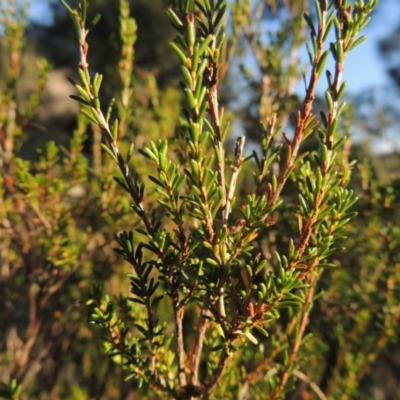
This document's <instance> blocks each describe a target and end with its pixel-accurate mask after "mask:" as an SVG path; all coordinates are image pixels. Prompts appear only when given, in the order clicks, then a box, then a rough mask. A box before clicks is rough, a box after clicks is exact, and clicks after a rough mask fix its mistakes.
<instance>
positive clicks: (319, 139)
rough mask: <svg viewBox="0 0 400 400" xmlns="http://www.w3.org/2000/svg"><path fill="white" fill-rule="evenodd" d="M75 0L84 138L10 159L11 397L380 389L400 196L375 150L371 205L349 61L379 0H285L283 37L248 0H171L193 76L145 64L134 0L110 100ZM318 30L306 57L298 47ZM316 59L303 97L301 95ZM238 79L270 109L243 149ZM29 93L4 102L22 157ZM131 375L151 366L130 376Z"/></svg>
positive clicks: (392, 324) (6, 244)
mask: <svg viewBox="0 0 400 400" xmlns="http://www.w3.org/2000/svg"><path fill="white" fill-rule="evenodd" d="M61 3H62V4H63V5H64V7H65V8H66V10H67V11H68V13H69V14H70V16H71V17H72V22H73V24H74V27H75V30H76V33H77V46H78V47H79V54H80V59H79V64H78V68H77V72H78V77H77V78H76V79H71V82H72V84H73V86H74V87H75V94H74V95H72V96H71V97H72V98H73V99H74V100H76V101H78V102H79V104H80V113H81V115H80V117H79V118H78V124H77V127H76V129H75V131H74V133H73V136H72V139H71V142H70V146H69V149H68V150H66V149H63V152H61V151H60V149H59V148H58V147H57V145H55V144H54V143H52V142H50V143H48V144H47V145H46V147H45V148H44V150H42V151H41V153H40V157H39V161H38V162H30V161H26V160H22V159H20V158H18V157H17V156H15V155H13V156H10V155H9V156H8V158H7V157H5V158H4V160H5V162H4V163H3V168H4V178H3V187H4V190H3V193H2V194H3V203H4V205H5V207H4V213H3V214H2V215H1V219H2V221H3V223H2V229H3V230H5V231H6V232H7V234H6V235H4V236H3V241H2V243H1V246H2V252H3V254H4V255H5V257H3V259H4V260H5V262H3V264H2V271H3V272H2V289H3V290H2V293H3V295H4V294H5V296H4V298H5V299H6V300H7V301H6V302H5V304H6V306H5V307H4V309H3V311H2V314H1V319H2V323H3V326H6V329H5V332H6V337H5V340H4V341H3V342H2V358H3V364H4V367H3V372H2V375H3V376H4V378H5V379H4V381H5V383H4V385H3V395H4V396H5V397H8V398H13V397H14V398H17V397H18V396H19V393H20V396H21V398H28V397H29V398H33V397H34V396H36V397H37V398H39V397H40V396H41V395H42V393H47V395H49V396H50V397H51V396H52V397H54V398H57V397H63V398H64V397H66V398H67V397H71V398H80V397H82V398H83V397H85V396H87V395H88V396H89V397H95V398H101V397H102V396H103V397H104V398H121V396H122V397H123V398H126V397H127V396H128V393H134V394H136V395H139V396H140V397H141V398H158V397H161V398H176V399H189V398H204V399H206V398H227V397H237V398H242V399H245V398H251V399H253V398H254V399H257V398H260V399H261V398H269V399H280V398H294V397H295V396H296V395H297V394H299V393H303V396H305V394H304V393H305V392H307V391H308V390H311V393H313V395H312V396H316V397H317V398H335V399H336V398H351V397H353V398H354V397H355V396H357V395H358V394H359V393H363V391H365V390H366V391H367V390H368V388H367V389H364V388H363V384H362V378H363V377H365V376H366V374H367V373H368V371H369V370H368V368H370V367H372V366H373V364H374V362H375V360H376V358H377V357H378V355H379V354H380V353H381V352H382V350H383V349H384V348H385V347H386V346H387V345H388V343H390V341H393V340H395V338H396V332H398V328H397V323H396V321H397V320H398V318H399V313H400V311H399V307H398V293H397V292H396V289H395V288H396V283H398V279H399V278H398V275H399V274H398V268H399V260H398V248H399V232H398V228H397V227H396V226H395V224H393V223H390V222H389V221H387V223H386V224H385V228H383V226H382V224H383V220H382V214H383V213H385V212H386V211H385V210H387V209H391V207H392V205H393V203H395V202H398V197H396V196H398V195H396V193H397V192H396V189H395V187H394V188H393V189H392V191H390V190H389V189H386V188H381V187H379V184H377V183H373V182H371V179H370V173H369V172H368V168H367V166H364V169H362V170H361V171H362V173H363V174H362V176H361V177H362V184H363V186H362V189H361V191H360V192H362V191H363V193H364V198H363V200H362V202H359V204H358V205H357V206H355V204H356V201H357V198H356V196H355V194H354V191H353V190H351V189H350V188H349V185H350V184H351V181H350V179H351V172H352V170H353V168H354V165H355V163H354V162H353V161H351V160H349V139H348V136H347V133H348V130H349V115H348V114H346V113H345V111H344V110H345V107H346V104H345V102H344V101H343V95H344V91H345V87H346V84H345V82H343V81H342V75H343V67H344V61H345V58H346V56H347V55H348V53H349V52H350V51H351V50H353V49H354V48H355V47H356V46H357V45H358V44H360V43H361V42H362V41H363V40H364V38H365V37H364V36H359V32H360V31H361V30H362V29H363V27H364V26H365V25H366V24H367V23H368V21H369V14H370V13H371V12H372V10H373V8H374V6H375V4H376V1H373V0H372V1H370V2H369V3H367V4H364V3H363V2H356V3H355V4H354V5H353V6H352V5H349V4H348V3H347V1H335V2H328V1H326V0H316V1H315V14H312V15H311V14H307V13H306V11H307V10H306V2H301V1H300V2H297V3H296V4H293V5H287V6H286V9H285V10H286V14H285V15H286V16H287V19H286V22H285V24H283V25H282V27H281V29H280V28H279V29H277V30H276V31H273V32H272V33H271V36H270V39H269V40H268V41H266V40H265V37H264V36H263V34H262V32H260V30H259V26H258V25H257V23H258V22H257V21H255V20H253V19H252V16H253V14H252V4H251V2H245V1H244V2H243V1H237V2H235V3H234V4H228V3H227V2H225V1H221V0H219V1H217V0H206V1H191V0H184V1H182V0H170V1H168V6H167V8H166V15H167V17H168V18H169V20H170V22H171V24H172V26H173V27H174V29H175V31H176V37H175V38H174V40H173V41H172V42H171V44H170V46H171V49H172V53H173V54H174V56H175V59H176V60H177V62H178V64H179V68H180V79H181V80H180V82H179V85H180V89H181V91H180V92H179V91H178V90H177V89H176V88H175V87H174V86H173V85H171V86H167V87H166V88H164V89H159V88H158V86H157V81H156V77H155V75H154V74H152V73H146V74H145V75H144V79H143V74H142V78H141V79H139V77H138V75H137V73H135V70H134V68H133V65H134V64H133V63H134V51H133V49H134V45H135V41H136V28H137V27H136V23H135V21H134V20H133V19H132V18H131V17H130V12H129V4H128V2H127V1H125V0H121V1H120V39H121V42H120V49H121V61H120V63H119V64H118V66H117V73H118V74H119V87H118V89H117V90H116V91H115V99H112V100H111V101H109V102H107V99H105V98H104V96H103V95H102V92H101V89H102V80H103V76H102V75H101V74H99V73H96V72H94V71H91V70H90V65H89V59H90V49H89V45H88V41H87V38H88V34H89V33H90V31H92V30H95V29H96V28H95V26H96V23H97V22H98V16H94V17H93V19H91V20H90V22H89V23H87V19H88V18H87V16H88V15H89V13H90V9H88V2H86V1H82V2H80V3H79V6H78V7H77V8H76V9H75V8H73V7H72V6H70V5H68V4H67V3H66V2H65V1H63V0H61ZM274 4H275V3H274ZM275 5H276V6H277V8H278V9H277V10H276V12H279V13H283V10H282V9H279V7H278V6H279V4H278V2H277V3H276V4H275ZM256 8H257V10H256V11H257V15H258V14H260V13H259V12H258V11H260V10H261V11H262V9H263V8H262V4H261V2H260V5H258V4H256ZM261 14H262V12H261ZM260 23H261V21H260ZM19 27H20V28H19V29H20V30H19V31H18V32H22V29H23V25H19ZM304 28H306V30H308V31H309V34H310V40H309V41H308V45H307V50H308V56H309V61H310V68H309V71H308V72H307V73H306V72H304V71H303V72H302V71H301V70H300V68H298V62H299V58H298V57H297V50H298V49H299V47H300V45H301V44H302V43H303V41H304ZM331 31H333V34H334V36H333V37H332V36H331V33H330V32H331ZM288 32H289V33H290V34H288ZM10 35H11V36H10V37H20V36H21V35H20V36H18V35H17V34H16V33H12V32H11V34H10ZM329 40H332V41H331V42H330V43H328V42H329ZM10 43H11V42H10ZM244 43H246V44H245V45H244ZM245 48H250V49H251V51H252V53H253V56H254V59H255V62H256V65H257V67H258V68H259V71H260V75H261V78H254V77H252V76H251V74H250V73H249V70H248V69H246V68H245V67H244V66H243V67H242V68H241V72H240V75H234V72H232V71H233V70H234V68H233V67H234V64H235V62H236V61H241V62H243V63H244V64H246V62H247V58H246V57H245V56H244V57H243V58H240V55H241V54H242V53H241V51H240V50H241V49H245ZM10 49H11V47H10ZM17 50H18V51H20V50H21V47H18V49H17ZM235 54H237V56H236V58H234V57H233V56H234V55H235ZM329 58H331V60H332V63H333V67H332V68H331V71H330V70H325V66H326V62H327V60H328V59H329ZM13 73H14V72H13V71H12V70H11V69H10V71H9V74H10V75H9V76H11V77H12V76H14V75H12V74H13ZM115 73H116V72H114V74H115ZM324 75H325V76H326V78H327V88H326V90H325V103H326V104H325V105H324V106H322V107H320V108H321V109H320V110H318V111H317V110H316V109H315V108H317V105H316V104H315V99H316V97H317V92H316V89H317V84H318V82H319V80H320V78H324ZM15 76H17V75H15ZM40 76H42V74H40ZM232 77H233V78H235V80H233V78H232ZM299 78H300V79H301V78H303V81H304V85H305V93H304V95H303V97H301V96H300V95H295V93H294V87H295V82H297V81H298V80H299ZM257 79H258V80H259V81H260V82H261V85H260V84H259V87H257V86H256V85H254V83H255V82H256V81H257ZM240 82H250V83H252V86H253V87H256V90H254V91H249V92H248V97H247V96H244V97H247V98H248V99H250V101H251V106H252V108H253V109H254V108H256V109H257V112H256V118H257V119H258V120H259V121H260V123H259V125H258V126H256V127H255V125H254V122H253V123H252V124H251V126H253V129H254V130H253V131H252V132H251V133H249V135H248V137H247V142H248V143H247V145H246V146H245V140H246V137H245V136H243V135H242V136H239V137H237V138H236V140H235V139H233V140H232V134H235V132H236V131H237V130H239V128H237V127H236V128H235V124H233V128H232V127H231V126H232V125H231V122H236V124H237V122H238V121H237V120H235V119H234V115H233V113H232V112H231V113H229V112H224V107H222V106H221V105H220V104H219V103H220V101H223V100H224V98H223V93H228V94H229V93H230V95H231V96H232V95H233V94H234V93H235V91H237V86H238V85H240ZM8 84H9V86H8V87H7V91H6V92H5V93H7V96H9V97H8V98H7V101H6V102H3V103H4V104H5V107H6V108H5V109H6V110H8V111H9V110H10V109H14V110H19V109H18V98H17V97H16V91H15V84H16V79H15V78H14V80H9V81H8ZM259 88H261V90H260V89H259ZM235 100H236V99H235ZM239 100H240V98H239V99H238V101H239ZM246 100H247V99H243V101H246ZM106 103H108V104H107V105H106V106H105V104H106ZM225 104H226V106H227V107H229V106H230V105H233V106H234V100H233V99H232V98H229V97H227V98H225ZM32 107H33V106H32ZM32 107H31V109H32ZM19 112H21V115H20V117H19V118H14V119H13V118H11V119H10V118H9V117H8V115H9V113H4V114H2V126H3V128H2V129H3V131H4V132H5V133H7V135H5V136H4V140H3V141H2V150H3V151H4V154H7V153H6V150H7V149H9V145H8V144H9V143H10V141H11V143H12V142H13V140H14V134H15V132H18V130H17V129H16V128H15V126H19V127H20V130H22V127H21V125H18V124H16V122H17V123H18V121H19V120H21V119H22V118H21V117H22V111H19ZM289 115H291V118H290V123H288V119H289V118H288V116H289ZM252 117H253V119H254V115H253V116H252ZM249 120H251V115H250V116H249V115H247V120H246V118H244V117H243V120H242V121H243V122H249ZM12 124H14V125H12ZM285 125H286V126H285ZM285 130H286V132H287V133H286V132H285ZM289 132H290V133H289ZM89 133H91V134H92V135H93V145H92V154H91V156H90V157H85V156H84V155H83V153H82V149H83V146H84V143H85V140H86V138H87V135H88V134H89ZM7 146H8V147H7ZM136 149H137V150H136ZM9 154H15V152H12V151H11V152H10V153H9ZM355 207H357V208H358V211H360V214H359V216H357V217H356V215H357V212H356V211H355ZM369 209H370V210H372V211H370V214H369V215H368V210H369ZM359 227H362V229H363V232H365V234H364V233H363V234H362V235H360V234H358V233H357V229H361V228H359ZM114 234H116V236H115V239H114ZM366 243H369V244H368V245H367V244H366ZM345 248H346V250H345ZM112 249H114V251H115V253H116V255H113V252H112ZM122 260H125V262H122ZM352 263H354V265H355V267H354V268H352V267H353V266H352V265H351V264H352ZM126 272H128V273H127V278H125V276H126V275H125V273H126ZM359 277H362V280H361V283H359V282H360V279H359ZM128 280H129V281H128ZM128 288H129V290H128ZM324 292H325V294H324ZM21 293H27V296H20V294H21ZM19 310H20V312H17V311H19ZM87 317H89V321H90V322H91V323H92V324H94V325H97V326H95V327H93V329H91V328H89V326H88V325H87V324H86V319H87ZM101 346H104V350H101V351H100V350H99V349H100V348H101ZM106 354H107V355H108V357H106ZM109 359H110V360H112V363H110V362H109ZM321 366H323V368H321ZM61 371H62V372H63V373H62V374H61ZM122 379H126V380H128V381H129V382H133V383H131V384H129V383H128V384H125V385H123V386H122V389H120V390H117V388H118V387H119V386H121V385H122ZM308 387H309V388H310V389H308ZM324 392H325V394H324ZM26 396H28V397H26ZM40 398H41V397H40Z"/></svg>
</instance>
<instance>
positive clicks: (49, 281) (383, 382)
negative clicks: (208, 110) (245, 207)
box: [0, 0, 400, 400]
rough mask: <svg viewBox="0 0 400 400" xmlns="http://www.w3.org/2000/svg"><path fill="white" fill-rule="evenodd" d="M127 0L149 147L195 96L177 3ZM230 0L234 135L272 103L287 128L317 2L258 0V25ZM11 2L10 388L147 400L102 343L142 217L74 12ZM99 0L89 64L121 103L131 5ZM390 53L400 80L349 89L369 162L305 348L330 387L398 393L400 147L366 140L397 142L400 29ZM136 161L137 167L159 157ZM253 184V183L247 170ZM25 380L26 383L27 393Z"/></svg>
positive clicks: (6, 50)
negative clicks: (32, 11) (105, 315)
mask: <svg viewBox="0 0 400 400" xmlns="http://www.w3.org/2000/svg"><path fill="white" fill-rule="evenodd" d="M130 3H131V4H130V6H131V13H130V15H131V17H133V18H134V19H135V21H136V24H137V32H136V34H137V40H136V43H135V54H134V63H133V73H132V80H133V82H132V87H133V92H132V93H131V94H130V96H131V98H130V101H129V104H130V107H132V109H130V110H125V112H126V118H125V122H126V125H125V127H126V131H125V133H124V134H125V135H127V136H128V137H131V138H132V137H135V138H136V139H137V140H136V145H137V147H141V143H144V142H148V141H149V140H151V139H154V138H171V137H172V136H173V135H174V131H175V127H176V125H177V121H178V118H179V112H180V103H181V101H183V100H182V98H181V95H180V92H179V85H178V81H179V66H178V63H177V61H176V59H175V57H173V55H172V51H171V50H170V48H169V46H168V42H169V41H170V40H171V39H172V37H173V32H172V29H171V27H170V24H169V22H168V19H167V18H166V16H165V15H164V12H163V10H164V8H165V4H166V2H165V1H163V0H153V1H147V0H135V1H131V2H130ZM231 3H232V4H233V6H232V18H231V21H235V24H236V25H235V24H233V25H232V26H230V28H229V29H230V30H231V32H232V37H233V38H235V35H237V36H236V42H232V43H230V47H229V48H230V49H231V48H233V49H234V52H233V51H232V53H228V54H226V66H225V68H224V67H223V68H222V70H221V71H220V72H221V74H223V75H224V76H223V78H224V81H223V85H222V95H223V98H222V103H223V104H224V105H225V106H226V107H227V108H229V110H231V118H232V120H233V136H234V137H235V136H237V134H236V132H238V134H242V133H243V132H244V133H245V134H246V136H247V137H248V139H249V140H248V142H250V146H251V140H250V139H251V138H252V137H256V135H258V133H259V129H260V128H259V120H260V119H263V118H266V117H269V116H271V115H272V114H273V113H277V114H278V116H279V118H280V122H281V123H282V124H285V125H287V126H288V131H289V132H290V112H291V111H293V110H294V109H296V104H297V102H298V99H297V87H298V83H299V82H301V80H302V76H301V75H302V74H301V69H299V68H298V64H297V63H296V60H297V55H298V52H299V48H300V46H303V43H304V39H305V38H304V35H303V33H304V31H303V30H302V29H301V27H302V24H304V21H302V17H301V16H302V13H303V12H304V11H306V8H308V7H309V4H308V2H306V1H304V2H302V1H299V2H296V1H278V0H276V1H273V0H270V1H266V2H265V1H264V2H262V1H260V2H257V1H255V2H253V5H254V9H253V11H254V13H255V14H254V15H256V16H259V17H260V20H259V21H260V22H259V24H260V25H259V26H256V25H257V23H258V22H254V26H253V27H249V26H248V25H246V23H245V21H244V19H245V18H244V17H243V18H242V19H240V15H241V11H243V8H242V9H241V8H240V6H238V5H239V4H244V2H233V1H232V2H231ZM255 3H257V4H255ZM12 4H13V2H12V1H7V0H5V1H1V2H0V14H1V20H0V23H1V26H2V28H3V29H2V33H1V36H0V93H1V94H0V143H1V146H2V150H3V152H2V154H1V157H0V158H1V166H0V168H1V170H2V171H1V172H2V173H1V175H0V182H1V186H0V303H1V308H0V326H1V336H0V381H3V382H5V385H3V386H2V387H1V388H0V389H1V390H2V392H1V393H2V395H3V397H5V398H21V399H58V398H63V399H64V398H65V399H69V398H71V399H90V398H95V399H121V398H123V399H134V398H136V397H135V393H136V387H135V383H133V382H132V381H128V382H124V377H123V375H122V371H121V370H120V369H119V367H118V366H116V365H115V364H113V363H112V362H111V360H110V359H109V358H108V357H106V356H105V352H104V351H103V348H102V341H101V338H100V337H99V333H98V331H97V330H95V329H91V328H90V327H89V326H88V325H87V323H86V320H87V317H88V315H87V310H86V308H85V307H84V306H83V305H82V303H83V302H84V301H85V299H88V298H91V296H92V295H93V292H94V291H102V290H103V289H104V287H106V288H107V291H108V292H109V293H110V292H111V293H115V295H117V294H118V293H119V292H120V291H122V292H126V293H128V291H129V287H127V286H128V285H127V281H126V279H125V273H126V272H129V271H128V270H127V267H126V265H125V264H124V263H123V262H122V261H121V260H120V259H119V258H118V257H116V255H115V254H114V252H113V250H112V249H113V247H115V243H114V239H113V237H114V234H115V232H118V231H119V230H121V229H122V228H124V227H126V226H130V227H135V224H136V223H137V221H135V219H134V217H132V213H131V212H130V211H129V204H128V200H127V199H126V196H124V195H123V194H122V192H121V191H120V189H118V186H117V185H116V184H115V182H114V181H113V179H112V175H113V170H114V166H113V165H112V163H110V162H109V161H108V159H107V158H106V157H104V155H103V154H102V153H101V150H100V133H99V132H97V131H96V130H95V129H93V127H91V126H88V124H87V123H86V122H85V121H84V120H83V119H81V118H80V117H78V109H77V106H76V103H75V102H73V101H72V100H71V99H69V98H68V95H69V94H71V93H72V86H71V85H70V84H69V82H68V81H67V77H68V76H72V77H73V76H74V74H75V73H74V71H75V68H76V64H77V60H78V49H77V46H76V43H75V39H74V32H73V26H72V24H71V21H70V18H69V17H68V15H67V13H66V12H65V10H64V9H63V7H62V6H61V5H60V4H59V3H58V2H57V1H49V6H50V8H51V11H52V20H51V21H43V22H44V23H43V24H41V23H39V22H38V21H35V22H29V21H28V20H27V19H26V10H25V11H24V9H23V8H21V7H20V6H19V5H18V7H16V9H15V12H13V11H12V7H11V5H12ZM235 4H236V5H237V6H236V8H235ZM242 7H244V6H242ZM378 7H379V6H378ZM399 7H400V5H399ZM98 11H101V13H102V18H101V20H100V23H99V24H98V26H97V27H96V29H95V30H94V31H93V33H92V34H91V35H90V36H89V44H90V52H89V54H90V68H91V70H93V71H98V72H101V73H103V74H104V76H105V78H104V82H105V83H104V86H103V95H104V98H105V99H106V100H109V99H110V98H111V97H112V96H115V93H116V92H118V91H122V90H123V88H124V82H123V81H122V79H121V75H120V71H121V68H122V67H121V64H119V62H120V58H121V49H122V48H123V42H122V41H121V35H120V34H119V32H120V30H121V22H120V21H121V20H120V18H121V15H120V6H119V2H116V1H112V0H96V1H93V2H92V5H91V12H92V13H93V15H94V14H96V13H97V12H98ZM255 21H257V20H255ZM241 24H242V25H241ZM269 29H270V30H271V33H270V36H268V35H261V36H260V38H262V42H263V43H261V44H260V43H259V42H257V37H256V34H257V32H259V30H262V31H263V32H267V31H268V30H269ZM232 40H233V39H232ZM379 50H380V54H381V60H382V63H385V65H386V66H387V73H388V75H389V76H390V78H391V79H392V85H391V88H390V92H389V91H388V89H387V88H374V89H368V91H365V92H363V93H360V94H357V95H356V96H354V98H353V99H349V101H352V114H353V116H352V118H353V121H354V122H353V123H351V124H350V126H348V127H343V129H348V130H349V132H350V134H351V133H354V132H362V134H363V136H362V140H361V141H358V142H357V143H353V144H352V147H351V148H349V152H350V154H351V156H350V158H351V159H356V160H357V165H356V167H355V168H354V169H353V175H352V184H351V185H352V187H353V188H354V190H355V191H356V193H357V196H358V197H359V199H360V200H359V202H358V203H357V204H356V206H355V208H356V210H357V211H358V213H359V214H358V216H357V218H356V219H355V220H353V221H352V223H351V225H350V226H349V227H348V232H347V234H348V240H347V241H346V243H344V247H345V248H346V250H344V251H343V252H342V253H341V255H340V256H339V257H337V258H336V259H333V260H331V261H332V263H334V264H335V265H336V266H337V267H339V268H332V269H328V270H326V271H324V275H323V278H322V281H321V288H320V289H321V290H322V291H323V292H322V293H323V295H321V297H320V298H319V300H318V301H317V304H316V306H315V308H314V310H313V314H312V318H311V322H310V325H309V328H308V330H309V332H310V333H313V336H312V338H311V339H310V341H309V342H308V344H307V347H306V348H304V349H303V352H304V357H303V363H304V365H303V367H304V368H303V369H304V370H307V372H308V375H309V376H312V377H313V380H314V381H315V382H316V383H317V384H318V386H319V387H320V388H321V390H322V391H323V392H324V393H326V395H327V398H329V399H350V398H354V399H378V400H379V399H388V400H389V399H395V398H400V389H399V388H400V373H399V371H400V340H399V337H400V336H399V333H400V328H399V325H400V324H399V318H400V305H399V301H400V293H399V288H400V226H399V223H398V221H400V207H399V206H400V173H399V171H400V156H399V154H398V152H396V151H395V150H393V151H392V152H389V153H386V154H376V153H375V152H374V151H371V148H370V146H369V145H368V142H369V138H370V137H375V138H379V140H382V141H388V140H389V141H390V140H391V138H392V137H393V135H394V136H395V135H398V134H399V119H400V101H399V100H400V67H399V65H400V64H399V63H398V60H399V55H400V26H398V27H397V28H396V29H395V30H394V31H393V32H388V35H387V37H385V38H383V39H382V40H381V41H380V43H379ZM233 54H234V57H233ZM254 60H255V61H254ZM365 73H368V72H367V71H366V72H365ZM234 137H233V138H234ZM121 140H123V138H121ZM304 150H306V149H304ZM141 161H142V159H141ZM137 164H138V165H135V166H134V168H136V170H137V172H138V173H143V172H146V171H148V169H149V168H150V166H148V165H146V164H143V162H142V163H137ZM242 176H243V175H242ZM241 185H242V188H243V189H242V192H243V194H245V193H246V192H248V191H249V190H248V189H247V185H251V179H250V177H244V178H243V181H242V182H241ZM153 195H154V193H148V197H147V199H146V201H147V202H148V204H147V206H149V207H151V206H152V205H154V207H155V208H156V205H155V200H154V196H153ZM285 195H286V196H290V191H288V193H285ZM283 217H284V215H282V218H283ZM286 237H287V233H286V232H275V233H274V235H273V237H272V236H270V237H268V240H269V241H270V243H269V246H271V243H273V244H274V245H275V246H277V247H279V245H280V243H279V241H280V240H283V241H285V240H286ZM13 382H17V383H18V384H21V385H22V386H21V387H20V390H21V392H20V393H18V390H19V389H18V388H15V390H14V391H13ZM301 382H302V383H301V384H299V385H298V387H297V389H296V391H295V392H293V393H292V395H290V398H291V399H311V398H317V397H315V396H316V395H315V393H314V391H313V390H311V389H310V385H309V382H308V383H307V382H305V381H304V380H303V381H301ZM149 398H150V397H149Z"/></svg>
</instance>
